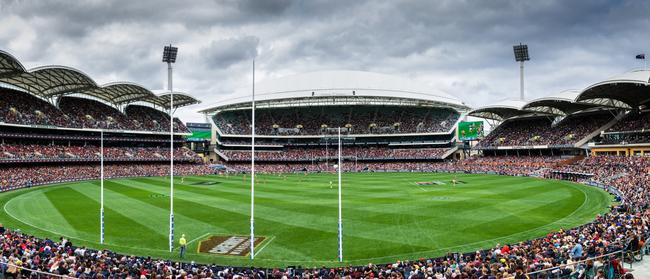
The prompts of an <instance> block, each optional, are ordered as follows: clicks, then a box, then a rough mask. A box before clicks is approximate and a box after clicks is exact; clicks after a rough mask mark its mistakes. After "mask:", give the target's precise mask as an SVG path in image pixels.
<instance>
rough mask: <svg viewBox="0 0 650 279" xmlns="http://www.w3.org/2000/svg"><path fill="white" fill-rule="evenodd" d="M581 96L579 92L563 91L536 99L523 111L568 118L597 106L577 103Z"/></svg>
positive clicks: (526, 105) (524, 107)
mask: <svg viewBox="0 0 650 279" xmlns="http://www.w3.org/2000/svg"><path fill="white" fill-rule="evenodd" d="M579 94H580V92H579V91H577V90H567V91H562V92H560V93H557V94H553V95H549V96H546V97H542V98H538V99H534V100H532V101H530V102H528V103H527V104H525V105H524V106H523V107H522V109H525V110H529V111H537V112H543V113H548V114H553V115H559V116H566V115H569V114H572V113H575V112H578V111H581V110H585V109H588V108H592V107H594V106H595V105H593V104H587V103H575V102H574V100H575V98H576V97H578V95H579Z"/></svg>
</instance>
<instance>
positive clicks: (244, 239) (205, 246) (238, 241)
mask: <svg viewBox="0 0 650 279" xmlns="http://www.w3.org/2000/svg"><path fill="white" fill-rule="evenodd" d="M265 239H266V237H263V236H258V237H255V248H257V247H258V246H259V245H260V243H262V242H264V240H265ZM250 243H251V241H250V237H249V236H241V235H232V236H228V235H213V236H210V237H208V238H207V239H205V240H203V241H201V242H200V243H199V248H198V250H199V253H208V254H217V255H224V256H246V255H248V253H249V252H250V250H251V244H250Z"/></svg>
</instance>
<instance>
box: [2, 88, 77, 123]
mask: <svg viewBox="0 0 650 279" xmlns="http://www.w3.org/2000/svg"><path fill="white" fill-rule="evenodd" d="M0 122H5V123H13V124H22V125H50V126H60V127H64V126H65V125H67V121H66V117H65V115H64V114H63V113H62V112H61V111H60V110H59V109H57V108H56V107H54V106H52V105H50V104H49V103H47V102H46V101H44V100H41V99H39V98H37V97H35V96H32V95H29V94H26V93H22V92H17V91H13V90H6V89H0Z"/></svg>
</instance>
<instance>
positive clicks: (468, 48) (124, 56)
mask: <svg viewBox="0 0 650 279" xmlns="http://www.w3.org/2000/svg"><path fill="white" fill-rule="evenodd" d="M649 10H650V2H648V1H641V0H631V1H630V0H628V1H607V0H578V1H560V0H548V1H517V0H496V1H467V0H440V1H406V0H403V1H399V0H398V1H370V0H369V1H343V0H335V1H326V0H313V1H306V0H295V1H291V0H266V1H257V0H197V1H190V2H187V1H172V0H164V1H147V0H143V1H132V0H114V1H101V0H88V1H66V0H43V1H22V0H0V13H1V14H2V17H0V49H2V50H5V51H8V52H10V53H12V54H14V55H16V56H17V57H18V58H19V59H20V60H21V61H23V62H25V64H26V66H28V67H34V66H40V65H45V64H61V65H68V66H73V67H76V68H78V69H81V70H83V71H85V72H87V73H88V74H90V75H91V76H92V77H94V78H95V79H96V80H97V81H98V82H100V83H104V82H110V81H115V80H126V81H133V82H136V83H140V84H142V85H144V86H147V87H149V88H151V89H154V90H155V89H164V88H165V81H166V75H165V72H166V67H165V65H163V63H162V62H161V61H160V59H161V57H160V56H161V51H162V46H163V45H166V44H170V43H171V44H174V45H177V46H178V47H179V48H180V52H179V58H178V61H177V63H176V64H175V65H174V67H175V71H174V84H175V88H176V89H179V90H183V91H186V92H188V93H190V94H193V95H195V96H196V97H198V98H199V99H201V100H203V101H204V106H205V105H207V104H212V103H214V101H215V100H217V99H218V98H219V97H220V96H221V95H223V94H229V93H232V92H235V91H237V90H241V89H246V88H248V87H250V83H251V73H250V70H251V68H250V67H251V60H252V59H253V58H255V59H256V61H257V62H256V64H257V73H256V76H257V80H258V81H260V80H264V79H268V78H274V77H279V76H283V75H289V74H297V73H301V72H309V71H317V70H332V69H350V70H367V71H376V72H381V73H386V74H394V75H399V76H403V77H407V78H412V79H413V80H415V81H416V82H422V83H426V84H429V85H431V86H434V87H437V88H439V89H440V90H443V91H447V92H448V93H450V94H452V95H455V96H458V97H459V98H461V99H463V100H465V101H466V102H467V103H469V104H470V105H473V106H479V105H485V104H487V103H490V102H493V101H495V100H499V99H505V98H513V97H516V96H517V95H518V93H517V92H518V85H519V83H518V67H517V64H516V63H515V62H514V59H513V55H512V45H514V44H518V43H519V42H523V43H527V44H528V45H529V47H530V51H531V57H532V59H531V61H529V62H528V63H527V70H526V79H527V80H526V86H527V87H526V92H527V96H528V97H529V98H535V97H541V96H544V95H548V94H552V93H556V92H559V91H562V90H564V89H575V88H578V89H579V88H583V87H584V86H586V85H588V84H590V83H593V82H596V81H598V80H600V79H603V78H606V77H608V76H611V75H614V74H619V73H621V72H624V71H628V70H630V69H632V68H635V67H639V66H641V64H640V63H639V62H638V61H635V60H634V55H636V54H638V53H644V52H646V51H648V50H649V49H650V47H649V45H650V38H648V37H647V36H645V34H646V33H647V30H646V29H647V26H650V17H648V16H647V12H648V11H649ZM199 108H201V107H194V108H186V109H183V110H181V111H180V112H179V113H180V115H181V117H182V118H183V120H186V121H193V120H196V121H200V120H202V117H201V116H200V115H198V114H197V113H196V112H195V111H196V110H198V109H199Z"/></svg>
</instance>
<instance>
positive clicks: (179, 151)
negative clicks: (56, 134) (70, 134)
mask: <svg viewBox="0 0 650 279" xmlns="http://www.w3.org/2000/svg"><path fill="white" fill-rule="evenodd" d="M100 156H101V152H100V147H99V146H95V145H85V146H77V145H57V144H50V145H40V144H0V161H3V160H10V161H12V162H16V161H33V160H38V161H43V160H55V161H65V160H79V159H86V160H91V161H99V160H100ZM104 159H105V160H112V161H119V160H125V161H129V160H164V159H167V160H169V148H164V147H106V146H105V147H104ZM174 160H179V161H197V160H200V158H199V157H198V156H197V154H196V153H194V152H192V151H191V150H189V149H188V148H186V147H176V148H174Z"/></svg>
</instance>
